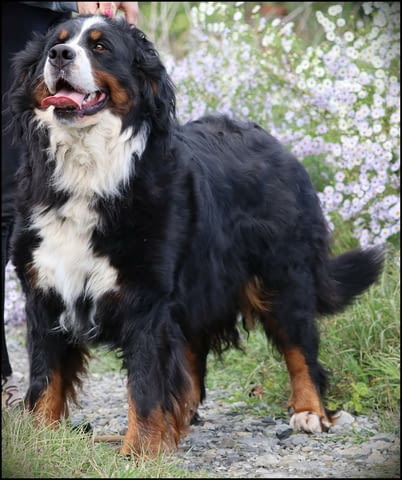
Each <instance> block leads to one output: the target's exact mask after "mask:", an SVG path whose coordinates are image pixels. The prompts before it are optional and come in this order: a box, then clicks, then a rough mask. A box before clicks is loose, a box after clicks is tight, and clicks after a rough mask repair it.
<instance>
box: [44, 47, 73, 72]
mask: <svg viewBox="0 0 402 480" xmlns="http://www.w3.org/2000/svg"><path fill="white" fill-rule="evenodd" d="M75 55H76V54H75V51H74V50H73V49H72V48H71V47H69V46H68V45H65V44H64V43H61V44H60V45H55V46H54V47H52V48H51V49H50V50H49V55H48V56H49V61H50V63H51V64H52V65H53V66H54V67H57V68H63V67H65V66H66V65H68V64H69V63H71V62H72V61H73V60H74V58H75Z"/></svg>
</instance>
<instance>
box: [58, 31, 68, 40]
mask: <svg viewBox="0 0 402 480" xmlns="http://www.w3.org/2000/svg"><path fill="white" fill-rule="evenodd" d="M68 36H69V32H68V30H66V29H65V28H63V30H62V31H61V32H60V33H59V40H62V41H64V40H66V39H67V38H68Z"/></svg>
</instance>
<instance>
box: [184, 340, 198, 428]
mask: <svg viewBox="0 0 402 480" xmlns="http://www.w3.org/2000/svg"><path fill="white" fill-rule="evenodd" d="M184 356H185V358H186V361H187V372H188V376H189V378H188V380H189V387H188V389H187V391H186V392H185V394H184V396H183V402H182V404H183V405H182V411H183V413H182V418H183V420H182V422H181V424H183V427H182V430H184V431H187V429H188V425H189V424H190V421H191V419H192V418H193V416H194V414H195V413H196V411H197V409H198V406H199V404H200V401H201V379H200V373H199V371H198V367H197V355H196V353H194V352H193V351H192V349H191V347H190V346H187V347H185V349H184Z"/></svg>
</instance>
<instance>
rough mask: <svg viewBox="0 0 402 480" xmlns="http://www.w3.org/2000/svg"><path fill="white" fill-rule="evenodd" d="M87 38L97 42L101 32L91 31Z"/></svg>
mask: <svg viewBox="0 0 402 480" xmlns="http://www.w3.org/2000/svg"><path fill="white" fill-rule="evenodd" d="M89 36H90V37H91V38H92V40H99V39H100V37H101V36H102V32H101V31H100V30H92V31H91V33H90V34H89Z"/></svg>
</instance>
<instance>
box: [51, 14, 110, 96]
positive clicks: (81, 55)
mask: <svg viewBox="0 0 402 480" xmlns="http://www.w3.org/2000/svg"><path fill="white" fill-rule="evenodd" d="M100 23H104V20H103V18H102V17H91V18H88V19H86V20H85V21H84V23H83V25H82V28H81V30H80V31H79V32H78V33H77V35H75V36H74V37H73V38H70V39H69V40H67V41H66V43H65V44H66V45H68V46H69V47H70V48H72V49H73V50H74V52H75V54H76V58H75V59H74V66H73V68H71V67H70V68H69V77H68V78H69V83H71V84H72V85H74V86H79V88H80V90H81V91H82V92H88V93H90V92H94V91H96V90H97V89H98V87H97V85H96V83H95V78H94V75H93V72H92V66H91V62H90V60H89V58H88V55H87V53H86V51H85V49H84V48H83V47H81V46H80V45H79V42H80V41H81V40H82V37H83V35H84V34H85V33H86V32H87V31H88V30H89V29H90V28H92V27H93V26H94V25H99V24H100ZM44 79H45V83H46V85H47V87H48V88H49V90H50V92H51V93H52V94H54V93H55V90H56V80H57V79H55V77H54V76H53V75H52V67H51V65H50V62H49V58H48V59H47V60H46V63H45V68H44Z"/></svg>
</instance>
